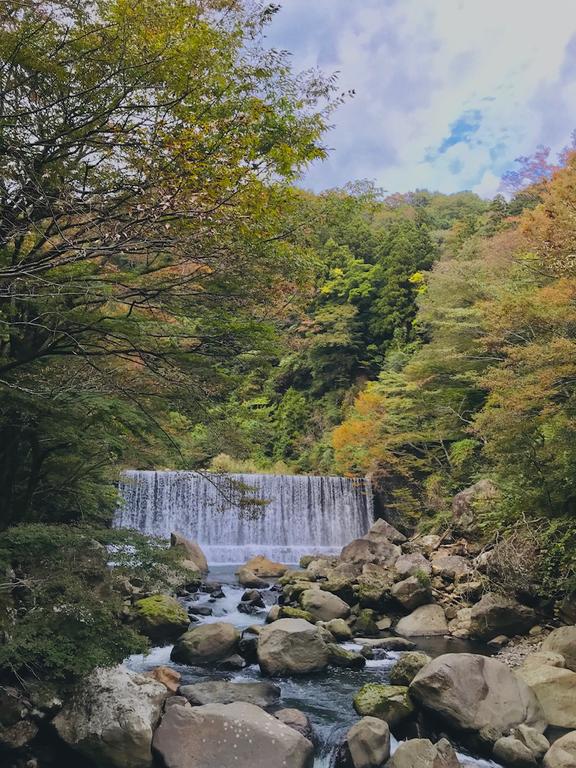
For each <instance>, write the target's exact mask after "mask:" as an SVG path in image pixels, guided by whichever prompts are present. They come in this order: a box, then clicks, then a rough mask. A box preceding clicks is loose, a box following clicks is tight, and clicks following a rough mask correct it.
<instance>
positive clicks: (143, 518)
mask: <svg viewBox="0 0 576 768" xmlns="http://www.w3.org/2000/svg"><path fill="white" fill-rule="evenodd" d="M243 488H245V489H246V490H245V494H248V495H249V497H250V498H256V499H259V500H260V502H261V504H260V506H259V507H258V505H256V507H258V508H257V509H255V506H254V505H250V506H249V509H248V511H246V510H245V509H244V510H243V508H239V507H238V504H237V502H238V498H239V496H240V495H242V493H241V489H243ZM120 495H121V503H120V505H119V508H118V510H117V513H116V517H115V520H114V525H115V527H117V528H134V529H136V530H138V531H141V532H142V533H147V534H152V535H154V536H159V537H162V538H167V537H169V535H170V533H171V532H172V531H177V532H179V533H182V534H183V535H184V536H188V537H190V538H192V539H195V540H196V541H197V542H198V543H199V544H200V546H201V547H202V549H203V550H204V552H205V554H206V558H207V559H208V562H211V563H241V562H245V561H246V560H247V559H249V558H250V557H252V556H253V555H257V554H264V555H266V556H268V557H270V558H271V559H272V560H278V561H283V562H288V563H296V562H298V560H299V559H300V557H301V556H302V555H305V554H313V553H322V554H335V553H337V552H339V551H340V549H341V548H342V547H343V546H344V545H345V544H348V543H349V542H350V541H351V540H352V539H356V538H358V537H360V536H363V535H364V534H365V533H366V532H367V530H368V529H369V527H370V525H371V524H372V521H373V509H372V490H371V487H370V482H369V481H368V480H364V479H348V478H344V477H313V476H305V475H248V474H242V475H219V474H203V475H199V474H197V473H196V472H152V471H142V470H129V471H126V472H124V473H123V474H122V477H121V480H120ZM262 502H265V503H262Z"/></svg>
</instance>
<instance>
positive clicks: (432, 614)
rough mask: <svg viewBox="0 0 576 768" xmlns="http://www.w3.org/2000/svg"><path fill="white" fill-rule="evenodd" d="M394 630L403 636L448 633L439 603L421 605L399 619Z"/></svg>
mask: <svg viewBox="0 0 576 768" xmlns="http://www.w3.org/2000/svg"><path fill="white" fill-rule="evenodd" d="M396 632H397V633H398V634H399V635H403V636H404V637H430V636H432V635H445V634H447V633H448V623H447V621H446V616H445V615H444V609H443V608H442V606H440V605H433V604H430V605H421V606H420V608H416V610H415V611H413V612H412V613H411V614H409V615H408V616H404V618H402V619H400V621H399V622H398V624H397V625H396Z"/></svg>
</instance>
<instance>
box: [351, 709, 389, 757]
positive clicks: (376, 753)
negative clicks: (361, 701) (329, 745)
mask: <svg viewBox="0 0 576 768" xmlns="http://www.w3.org/2000/svg"><path fill="white" fill-rule="evenodd" d="M343 746H344V751H345V753H346V756H345V758H344V759H343V760H342V761H341V763H340V765H341V766H342V768H381V766H383V765H384V763H385V762H386V761H387V760H388V758H389V757H390V729H389V727H388V723H386V722H385V721H383V720H379V719H378V718H376V717H363V718H362V720H360V721H359V722H357V723H355V724H354V725H353V726H352V728H350V730H349V731H348V733H347V734H346V740H345V742H344V745H343Z"/></svg>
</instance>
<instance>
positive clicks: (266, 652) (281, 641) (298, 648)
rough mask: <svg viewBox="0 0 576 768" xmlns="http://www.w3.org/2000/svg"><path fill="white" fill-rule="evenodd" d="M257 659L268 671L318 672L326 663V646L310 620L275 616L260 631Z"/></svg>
mask: <svg viewBox="0 0 576 768" xmlns="http://www.w3.org/2000/svg"><path fill="white" fill-rule="evenodd" d="M258 663H259V664H260V668H261V670H262V672H264V673H265V674H268V675H283V674H288V675H300V674H308V673H311V672H321V671H322V670H324V669H326V667H327V666H328V648H327V647H326V643H325V642H324V640H322V638H321V636H320V632H319V629H318V628H317V627H315V626H314V625H313V624H310V623H309V622H307V621H304V620H303V619H279V620H278V621H275V622H273V623H272V624H268V625H267V626H265V627H263V628H262V630H261V632H260V635H259V638H258Z"/></svg>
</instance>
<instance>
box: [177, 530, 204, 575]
mask: <svg viewBox="0 0 576 768" xmlns="http://www.w3.org/2000/svg"><path fill="white" fill-rule="evenodd" d="M170 546H171V547H172V548H173V549H178V550H180V551H181V552H183V553H184V555H185V558H186V560H188V561H191V562H192V563H194V565H195V566H196V569H197V570H198V571H199V572H200V573H208V561H207V560H206V555H205V554H204V552H202V549H201V548H200V546H199V545H198V544H197V543H196V542H195V541H193V540H192V539H187V538H186V537H185V536H182V534H180V533H171V534H170Z"/></svg>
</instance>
